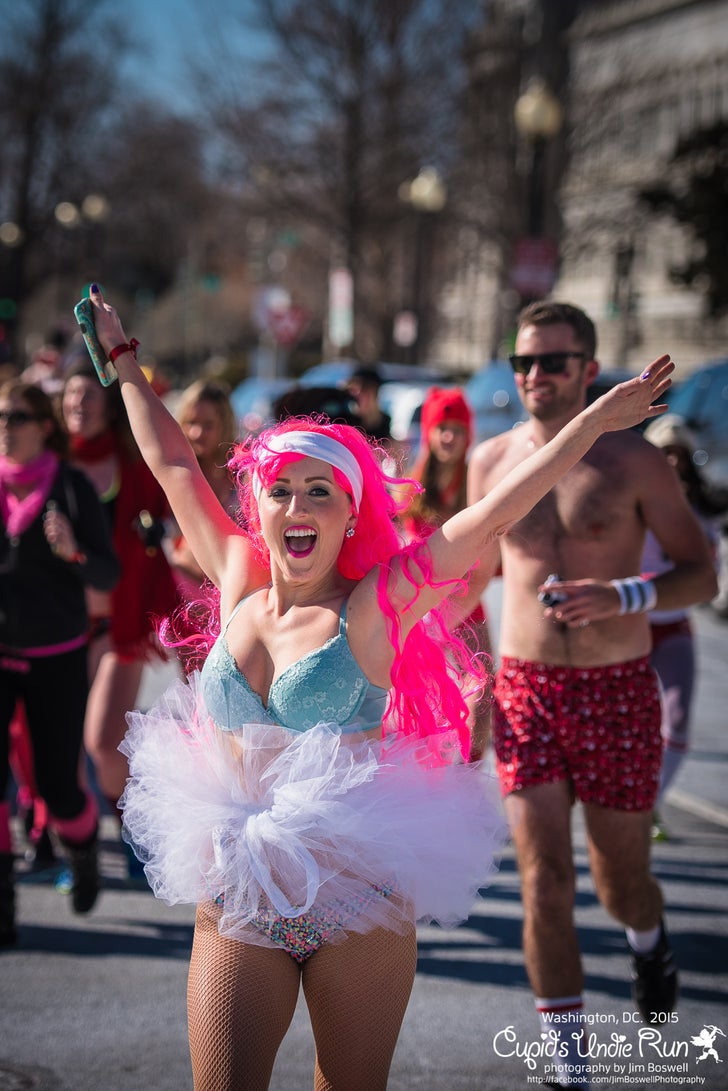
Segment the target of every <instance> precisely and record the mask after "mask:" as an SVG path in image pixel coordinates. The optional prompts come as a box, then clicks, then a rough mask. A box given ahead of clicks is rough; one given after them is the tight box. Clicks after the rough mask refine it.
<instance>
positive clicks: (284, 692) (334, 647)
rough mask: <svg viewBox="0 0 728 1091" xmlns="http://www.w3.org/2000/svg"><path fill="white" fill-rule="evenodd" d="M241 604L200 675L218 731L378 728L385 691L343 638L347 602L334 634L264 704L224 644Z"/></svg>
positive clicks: (291, 669) (282, 679)
mask: <svg viewBox="0 0 728 1091" xmlns="http://www.w3.org/2000/svg"><path fill="white" fill-rule="evenodd" d="M244 602H245V599H242V600H241V601H240V602H239V603H238V604H237V606H236V607H235V609H234V610H233V612H232V614H231V615H230V617H229V619H228V622H227V625H226V626H225V628H224V629H223V631H222V632H221V633H220V636H219V637H218V638H217V640H216V641H215V643H214V644H213V646H212V648H211V650H210V654H209V655H208V657H207V659H206V660H205V664H204V666H203V668H202V671H201V673H200V686H201V690H202V696H203V698H204V701H205V706H206V708H207V711H208V712H209V714H210V716H211V717H212V719H213V720H214V721H215V723H216V724H217V726H218V727H220V728H222V730H223V731H234V730H235V729H236V727H238V726H239V725H240V724H243V723H264V724H278V725H279V726H281V727H286V728H288V729H289V730H290V731H308V730H309V729H310V728H312V727H314V726H315V724H317V723H320V722H322V721H323V722H325V723H335V724H338V725H339V727H340V728H341V730H342V732H352V731H369V730H371V729H372V728H375V727H379V726H380V724H381V722H382V717H383V716H384V708H385V705H386V701H387V690H386V689H381V688H380V687H379V686H375V685H372V683H371V682H370V681H369V680H368V679H367V678H366V676H365V675H364V674H363V673H362V671H361V668H360V667H359V664H358V663H357V662H356V660H355V659H354V656H353V655H352V652H351V648H350V647H349V642H348V640H347V638H346V601H344V603H343V604H342V607H341V612H340V614H339V631H338V633H337V634H336V636H333V637H331V639H330V640H327V641H326V643H325V644H323V645H322V646H321V647H320V648H314V650H313V651H311V652H308V654H307V655H304V656H303V657H302V658H301V659H299V660H298V662H296V663H292V664H291V666H290V667H287V668H286V670H284V671H283V673H282V674H280V675H279V676H278V678H276V679H275V680H274V682H273V684H272V686H271V688H270V693H269V694H268V704H267V706H266V705H264V704H263V701H262V699H261V697H260V696H259V695H258V694H257V693H255V691H254V690H253V689H251V687H250V684H249V682H248V680H247V678H246V677H245V675H244V674H242V673H241V672H240V670H239V668H238V665H237V663H236V662H235V659H234V658H233V656H232V654H231V652H230V649H229V648H228V646H227V640H226V633H227V629H228V626H229V625H230V622H231V621H232V620H233V618H234V617H235V615H236V614H237V612H238V610H239V609H240V607H241V606H242V605H243V603H244Z"/></svg>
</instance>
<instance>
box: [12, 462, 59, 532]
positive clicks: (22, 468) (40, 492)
mask: <svg viewBox="0 0 728 1091" xmlns="http://www.w3.org/2000/svg"><path fill="white" fill-rule="evenodd" d="M57 472H58V455H55V454H54V453H53V451H43V452H42V453H41V454H39V455H38V457H37V458H33V459H31V461H30V462H11V461H10V460H9V459H7V458H0V515H1V516H2V519H3V522H4V523H5V528H6V531H7V535H8V537H9V538H16V537H18V535H20V534H23V533H25V531H26V530H27V529H28V527H29V526H30V524H31V523H32V522H33V520H34V519H36V518H37V516H38V515H40V513H41V511H42V509H43V505H44V504H45V502H46V500H47V499H48V494H49V493H50V491H51V486H52V485H53V482H54V481H55V479H56V473H57ZM29 485H30V486H31V491H30V492H29V493H28V495H27V496H24V497H23V499H22V500H21V499H20V498H19V497H18V496H17V495H16V493H15V491H14V489H16V488H18V487H20V488H27V486H29Z"/></svg>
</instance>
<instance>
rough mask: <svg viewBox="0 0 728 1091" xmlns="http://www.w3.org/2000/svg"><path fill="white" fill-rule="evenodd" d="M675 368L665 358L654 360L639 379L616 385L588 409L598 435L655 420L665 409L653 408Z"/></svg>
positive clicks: (669, 383) (664, 406) (665, 405)
mask: <svg viewBox="0 0 728 1091" xmlns="http://www.w3.org/2000/svg"><path fill="white" fill-rule="evenodd" d="M674 370H675V365H674V363H673V362H672V360H671V359H670V357H669V356H668V355H665V356H658V358H657V359H656V360H653V362H652V363H651V364H650V365H649V367H647V368H645V370H644V371H643V372H642V374H641V375H638V376H636V377H635V378H634V379H628V380H627V382H626V383H619V384H618V385H617V386H615V387H612V389H611V390H609V391H608V392H607V393H606V394H603V395H602V396H601V398H597V400H596V401H595V402H594V403H593V405H592V406H591V409H592V410H593V411H594V413H596V414H597V415H598V417H599V421H600V424H601V428H602V431H604V432H615V431H619V430H620V429H622V428H633V427H634V426H635V425H636V424H640V423H641V422H642V421H643V420H645V419H648V418H652V417H658V416H660V414H661V413H664V412H665V411H666V410H667V408H668V406H667V404H666V403H663V404H656V405H655V404H653V403H654V402H656V400H657V399H658V398H660V397H661V396H662V395H663V394H664V393H665V391H666V390H667V389H668V388H669V387H670V386H671V384H672V379H671V378H670V375H671V374H672V372H673V371H674Z"/></svg>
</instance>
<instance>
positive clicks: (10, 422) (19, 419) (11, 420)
mask: <svg viewBox="0 0 728 1091" xmlns="http://www.w3.org/2000/svg"><path fill="white" fill-rule="evenodd" d="M32 420H38V417H36V416H35V415H34V414H33V413H28V412H26V410H25V409H0V421H2V422H3V423H4V424H7V426H8V428H13V427H14V426H15V425H16V424H30V422H31V421H32Z"/></svg>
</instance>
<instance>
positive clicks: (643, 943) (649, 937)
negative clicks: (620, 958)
mask: <svg viewBox="0 0 728 1091" xmlns="http://www.w3.org/2000/svg"><path fill="white" fill-rule="evenodd" d="M624 933H625V935H626V937H627V943H628V944H629V945H630V947H631V948H632V950H633V951H634V953H635V954H636V955H649V953H650V951H654V949H655V947H657V941H658V940H659V938H660V925H659V924H656V925H655V927H654V928H648V930H647V931H646V932H635V930H634V928H625V930H624Z"/></svg>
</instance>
